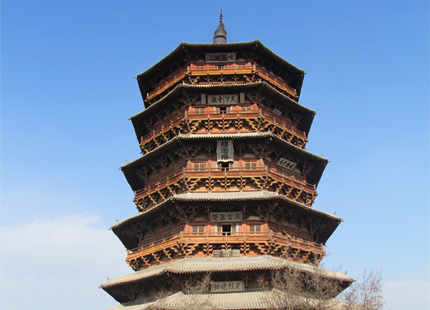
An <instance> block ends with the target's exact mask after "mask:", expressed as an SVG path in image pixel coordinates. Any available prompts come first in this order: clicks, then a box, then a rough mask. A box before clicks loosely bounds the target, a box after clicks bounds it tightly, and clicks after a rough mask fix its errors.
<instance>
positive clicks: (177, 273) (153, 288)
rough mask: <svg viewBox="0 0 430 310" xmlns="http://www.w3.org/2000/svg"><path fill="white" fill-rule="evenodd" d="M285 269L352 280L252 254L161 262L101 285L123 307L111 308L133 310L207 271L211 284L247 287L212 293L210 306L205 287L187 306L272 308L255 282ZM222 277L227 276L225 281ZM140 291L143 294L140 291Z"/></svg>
mask: <svg viewBox="0 0 430 310" xmlns="http://www.w3.org/2000/svg"><path fill="white" fill-rule="evenodd" d="M286 268H291V269H294V270H296V271H298V272H301V273H303V274H312V273H318V274H321V275H322V276H323V277H326V278H329V279H330V280H331V281H333V282H335V283H336V286H338V287H339V290H343V289H345V288H346V287H348V286H349V285H350V284H351V282H352V281H353V279H351V278H349V277H348V276H347V275H346V274H343V273H339V272H333V271H328V270H322V269H319V268H316V267H314V266H309V265H305V264H301V263H296V262H291V261H288V260H285V259H279V258H275V257H271V256H254V257H233V258H232V257H225V258H203V259H202V258H185V259H182V260H180V261H177V262H170V263H166V264H162V265H159V266H157V267H152V268H149V269H145V270H141V271H137V272H135V273H132V274H129V275H126V276H123V277H119V278H116V279H110V280H109V281H108V283H106V284H103V285H102V286H101V287H102V288H103V289H104V290H105V291H106V292H108V293H109V294H110V295H111V296H112V297H113V298H115V299H116V300H117V301H118V302H121V303H124V306H119V307H115V308H112V310H113V309H124V308H125V309H128V307H130V308H131V307H132V306H136V304H139V305H140V306H139V307H137V308H136V309H146V308H149V307H150V306H151V304H152V303H153V302H154V301H157V298H154V296H156V294H157V293H158V292H160V291H161V290H168V291H169V292H171V293H170V294H168V295H170V296H175V294H178V293H179V295H181V294H182V292H184V291H186V290H187V289H188V288H187V283H196V282H198V281H200V280H201V279H202V277H204V276H205V275H208V274H210V275H211V281H213V282H214V283H226V282H227V283H235V284H236V283H243V284H244V285H245V286H246V288H247V290H245V291H244V292H241V293H238V292H237V290H236V292H235V293H234V290H232V291H233V292H230V293H229V294H220V293H217V294H212V295H215V296H213V297H212V298H211V300H212V302H214V304H211V305H208V301H207V300H205V299H204V297H205V296H207V295H210V293H211V292H210V291H209V290H204V291H203V294H202V295H201V296H202V297H198V298H196V299H195V300H194V301H193V303H190V304H188V309H264V308H269V309H270V308H272V309H273V306H272V307H270V306H269V304H268V300H270V298H269V299H267V297H270V296H267V295H265V294H264V293H266V292H265V291H261V290H260V286H259V284H258V282H259V279H261V278H266V279H270V278H271V273H273V272H276V271H282V270H284V269H286ZM226 276H227V279H228V280H227V281H226ZM269 281H270V280H269ZM142 292H145V293H144V294H142ZM279 293H285V292H279ZM279 293H278V294H279ZM239 294H240V295H239ZM220 295H221V296H222V297H221V296H220ZM255 295H257V296H255ZM184 296H186V295H184ZM188 296H189V295H188ZM229 297H230V298H229ZM332 297H334V296H332ZM182 298H185V297H182ZM220 298H221V299H224V301H225V302H227V303H224V305H223V307H219V306H217V304H222V302H221V300H219V299H220ZM245 298H249V300H247V301H245V300H244V299H245ZM199 301H200V302H201V303H202V304H201V305H200V306H199V305H198V304H199ZM158 302H159V303H166V302H167V303H168V304H169V303H170V302H172V300H169V298H166V299H163V300H160V301H158ZM168 304H167V305H166V304H164V307H160V308H161V309H185V308H186V307H181V306H179V307H178V304H177V303H176V305H168ZM239 305H240V306H239ZM262 305H265V307H262ZM133 309H135V308H133ZM157 309H158V307H157Z"/></svg>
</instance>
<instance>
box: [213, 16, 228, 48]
mask: <svg viewBox="0 0 430 310" xmlns="http://www.w3.org/2000/svg"><path fill="white" fill-rule="evenodd" d="M213 43H214V44H224V43H227V31H225V26H224V23H223V22H222V9H221V13H220V14H219V25H218V27H217V29H216V30H215V33H214V41H213Z"/></svg>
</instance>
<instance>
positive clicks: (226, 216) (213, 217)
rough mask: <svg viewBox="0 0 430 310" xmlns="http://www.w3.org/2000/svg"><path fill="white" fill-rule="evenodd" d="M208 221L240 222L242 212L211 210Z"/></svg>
mask: <svg viewBox="0 0 430 310" xmlns="http://www.w3.org/2000/svg"><path fill="white" fill-rule="evenodd" d="M210 221H211V222H212V223H219V222H242V212H212V213H211V214H210Z"/></svg>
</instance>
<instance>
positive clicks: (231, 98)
mask: <svg viewBox="0 0 430 310" xmlns="http://www.w3.org/2000/svg"><path fill="white" fill-rule="evenodd" d="M238 97H239V96H238V95H237V94H230V95H208V104H210V105H218V104H222V105H224V104H236V103H238Z"/></svg>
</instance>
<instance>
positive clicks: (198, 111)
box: [194, 108, 205, 114]
mask: <svg viewBox="0 0 430 310" xmlns="http://www.w3.org/2000/svg"><path fill="white" fill-rule="evenodd" d="M194 113H196V114H205V108H195V109H194Z"/></svg>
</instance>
